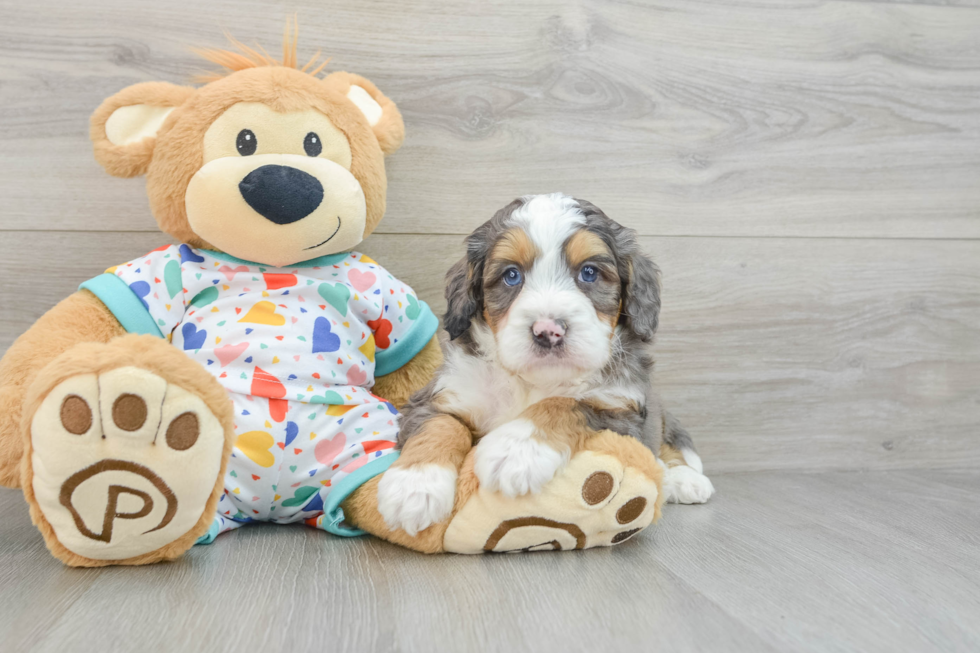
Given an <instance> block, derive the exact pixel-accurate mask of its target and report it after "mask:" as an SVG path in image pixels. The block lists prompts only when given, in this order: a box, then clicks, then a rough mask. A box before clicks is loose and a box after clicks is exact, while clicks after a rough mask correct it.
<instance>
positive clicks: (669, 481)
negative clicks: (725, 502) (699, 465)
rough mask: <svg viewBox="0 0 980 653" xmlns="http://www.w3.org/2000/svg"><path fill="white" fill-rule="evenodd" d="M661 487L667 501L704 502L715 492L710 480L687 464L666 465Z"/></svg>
mask: <svg viewBox="0 0 980 653" xmlns="http://www.w3.org/2000/svg"><path fill="white" fill-rule="evenodd" d="M663 489H664V496H665V497H666V500H667V503H706V502H707V501H708V499H710V498H711V495H712V494H714V493H715V486H714V485H712V484H711V480H710V479H709V478H708V477H707V476H705V475H704V474H702V473H701V472H699V471H697V470H696V469H694V468H692V467H688V466H687V465H677V466H676V467H668V468H667V470H666V471H665V473H664V488H663Z"/></svg>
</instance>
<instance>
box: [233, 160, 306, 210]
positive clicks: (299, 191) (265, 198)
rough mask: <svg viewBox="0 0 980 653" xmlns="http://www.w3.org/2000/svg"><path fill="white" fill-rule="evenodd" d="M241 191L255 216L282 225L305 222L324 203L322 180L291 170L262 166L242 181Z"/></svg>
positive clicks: (279, 166) (275, 166) (294, 169)
mask: <svg viewBox="0 0 980 653" xmlns="http://www.w3.org/2000/svg"><path fill="white" fill-rule="evenodd" d="M238 190H239V191H240V192H241V194H242V198H243V199H244V200H245V202H246V203H247V204H248V205H249V206H250V207H252V209H254V210H255V212H256V213H258V214H259V215H261V216H262V217H263V218H265V219H266V220H269V221H271V222H274V223H275V224H280V225H283V224H292V223H293V222H297V221H299V220H302V219H303V218H305V217H306V216H308V215H310V214H311V213H313V212H314V211H316V209H317V207H319V206H320V203H321V202H323V185H322V184H321V183H320V182H319V180H317V178H316V177H314V176H313V175H311V174H309V173H307V172H303V171H302V170H299V169H297V168H293V167H292V166H283V165H264V166H260V167H258V168H256V169H255V170H252V171H251V172H250V173H248V174H247V175H246V176H245V178H244V179H242V181H241V182H240V183H239V184H238Z"/></svg>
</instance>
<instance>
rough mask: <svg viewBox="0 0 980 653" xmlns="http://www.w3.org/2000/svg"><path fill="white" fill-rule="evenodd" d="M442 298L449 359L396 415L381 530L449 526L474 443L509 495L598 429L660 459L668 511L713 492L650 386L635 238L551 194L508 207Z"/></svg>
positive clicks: (649, 335) (648, 274)
mask: <svg viewBox="0 0 980 653" xmlns="http://www.w3.org/2000/svg"><path fill="white" fill-rule="evenodd" d="M446 299H447V301H448V309H447V311H446V315H445V318H444V326H445V328H446V330H447V331H448V332H449V336H450V339H451V340H450V342H449V343H448V345H447V346H446V348H445V361H444V363H443V365H442V368H441V369H440V370H439V372H438V373H437V374H436V376H435V378H434V379H433V380H432V382H431V383H430V384H429V385H428V386H427V387H425V388H424V389H423V390H421V391H419V392H418V393H416V394H415V395H414V396H413V397H412V398H411V400H410V401H409V402H408V404H407V405H406V406H405V407H404V409H403V415H402V418H401V425H400V426H401V431H400V434H399V442H400V444H401V446H402V455H401V458H400V459H399V460H398V461H397V462H396V463H395V464H394V465H393V466H392V467H391V469H390V470H389V471H388V472H387V473H386V474H385V475H384V477H383V478H382V480H381V482H380V485H379V488H378V502H379V506H378V507H379V510H380V512H381V515H382V516H383V517H384V519H385V521H386V522H387V523H388V525H389V526H390V527H392V528H402V529H404V530H405V531H406V532H407V533H409V534H411V535H414V534H415V533H417V532H418V531H420V530H422V529H424V528H427V527H428V526H430V525H431V524H434V523H438V522H441V521H443V520H444V519H446V518H448V517H449V515H450V513H451V512H452V507H453V500H454V498H455V489H456V478H457V470H458V469H459V466H460V465H461V464H462V461H463V458H464V457H465V456H466V453H467V452H468V451H469V450H470V448H471V447H472V446H473V444H474V443H475V442H479V446H478V447H477V449H476V461H475V472H476V476H477V478H478V479H479V481H480V485H481V487H482V488H485V489H488V490H490V491H499V492H503V493H504V494H506V495H508V496H518V495H523V494H527V493H528V492H538V491H540V490H541V488H542V487H543V486H544V485H545V484H546V483H547V482H548V481H549V480H551V478H552V477H553V476H554V475H555V473H556V472H557V471H558V470H559V469H561V467H562V465H564V464H565V463H566V462H567V461H568V460H569V458H570V457H571V456H572V455H574V454H575V452H576V451H577V450H578V449H579V448H581V446H582V441H583V438H584V437H587V435H583V433H585V434H587V433H588V432H589V431H590V430H591V431H599V430H603V429H610V430H612V431H615V432H617V433H622V434H625V435H631V436H633V437H635V438H637V439H639V440H640V441H641V442H643V443H644V444H646V445H647V446H648V447H650V448H651V449H652V450H653V451H654V452H655V453H658V454H659V459H660V460H661V464H663V465H664V466H665V468H666V472H665V475H664V485H663V491H664V492H665V494H666V496H667V500H668V501H672V502H676V503H704V502H705V501H707V500H708V498H709V497H711V495H712V494H713V493H714V487H713V486H712V484H711V481H710V480H708V477H707V476H705V475H704V474H703V473H702V466H701V459H700V458H699V457H698V454H697V453H696V452H695V450H694V443H693V442H692V441H691V437H690V436H689V435H688V434H687V432H686V431H685V430H684V429H683V428H682V427H681V426H680V424H679V423H678V422H677V421H676V420H675V419H674V418H673V417H672V416H671V415H670V414H669V413H667V412H666V411H664V410H663V409H662V408H661V406H660V402H659V399H658V398H657V396H656V395H655V394H654V393H653V390H652V388H651V373H652V368H653V360H652V358H651V357H650V355H649V353H648V351H647V350H648V348H649V345H650V344H651V343H652V341H653V337H654V333H655V332H656V330H657V322H658V319H659V315H660V279H659V270H658V269H657V267H656V266H655V265H654V264H653V262H652V261H650V259H648V258H647V257H646V256H644V255H643V253H642V252H641V251H640V248H639V244H638V243H637V239H636V233H635V232H634V231H633V230H632V229H627V228H625V227H623V226H622V225H620V224H618V223H616V222H614V221H613V220H611V219H610V218H608V217H606V215H605V214H604V213H603V212H602V211H600V210H599V209H598V208H596V207H595V206H593V205H592V204H590V203H589V202H585V201H582V200H576V199H574V198H572V197H568V196H566V195H562V194H558V193H556V194H552V195H538V196H529V197H524V198H521V199H518V200H515V201H513V202H511V203H510V204H508V205H507V206H506V207H504V208H503V209H501V210H500V211H498V212H497V214H496V215H494V216H493V218H492V219H490V220H489V221H488V222H486V223H485V224H483V225H482V226H480V227H479V228H478V229H477V230H476V231H475V232H473V234H472V235H470V236H469V238H468V239H467V253H466V256H465V257H463V259H462V260H461V261H459V262H458V263H457V264H456V265H454V266H453V267H452V269H451V270H450V271H449V273H448V275H447V285H446ZM583 426H584V427H585V428H583Z"/></svg>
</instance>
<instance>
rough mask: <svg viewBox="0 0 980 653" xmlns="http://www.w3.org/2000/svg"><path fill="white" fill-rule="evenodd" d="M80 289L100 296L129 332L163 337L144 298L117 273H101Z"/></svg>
mask: <svg viewBox="0 0 980 653" xmlns="http://www.w3.org/2000/svg"><path fill="white" fill-rule="evenodd" d="M78 289H79V290H87V291H89V292H90V293H92V294H93V295H95V296H96V297H98V298H99V300H100V301H101V302H102V303H103V304H105V307H106V308H108V309H109V312H110V313H112V314H113V315H114V316H115V317H116V319H117V320H119V324H121V325H122V328H124V329H126V332H127V333H138V334H140V335H149V336H156V337H158V338H162V337H163V334H162V333H161V332H160V327H158V326H157V324H156V322H154V321H153V318H152V317H150V312H149V311H148V310H146V307H145V306H144V305H143V302H142V300H141V299H140V298H139V297H138V296H137V295H136V293H134V292H133V290H132V289H131V288H130V287H129V286H127V285H126V282H125V281H123V280H122V279H120V278H119V277H117V276H116V275H114V274H109V273H108V272H106V273H105V274H100V275H99V276H97V277H95V278H92V279H89V280H88V281H86V282H85V283H83V284H82V285H80V286H79V287H78Z"/></svg>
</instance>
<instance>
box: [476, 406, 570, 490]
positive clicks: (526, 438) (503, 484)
mask: <svg viewBox="0 0 980 653" xmlns="http://www.w3.org/2000/svg"><path fill="white" fill-rule="evenodd" d="M533 433H534V423H533V422H530V421H528V420H525V419H518V420H514V421H512V422H508V423H506V424H504V425H503V426H500V427H498V428H496V429H494V430H493V431H491V432H490V433H487V434H486V435H485V436H483V439H482V440H480V443H479V444H478V445H477V447H476V465H475V467H474V471H475V472H476V477H477V478H478V479H479V480H480V486H481V487H484V488H486V489H487V490H489V491H491V492H498V491H499V492H501V493H503V494H504V495H506V496H508V497H516V496H521V495H524V494H527V493H529V492H533V493H535V494H537V493H538V492H540V491H541V488H543V487H544V486H545V484H546V483H547V482H548V481H550V480H551V479H552V478H554V476H555V474H556V473H557V472H558V470H559V469H561V468H562V466H563V465H564V464H565V463H566V462H568V452H567V451H566V452H565V453H564V454H562V453H560V452H558V451H555V450H554V449H552V448H551V447H549V446H547V445H545V444H542V443H540V442H538V441H537V440H535V439H534V438H533V437H531V435H532V434H533Z"/></svg>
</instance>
